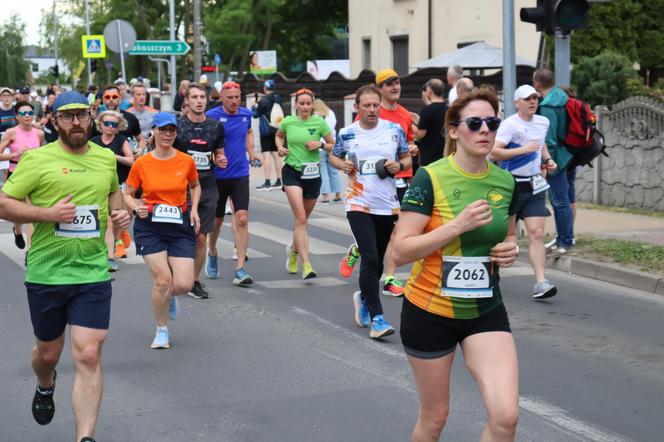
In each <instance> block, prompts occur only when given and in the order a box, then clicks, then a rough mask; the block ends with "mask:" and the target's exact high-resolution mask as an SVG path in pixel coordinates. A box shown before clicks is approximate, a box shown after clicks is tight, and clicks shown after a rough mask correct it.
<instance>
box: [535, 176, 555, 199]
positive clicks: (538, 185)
mask: <svg viewBox="0 0 664 442" xmlns="http://www.w3.org/2000/svg"><path fill="white" fill-rule="evenodd" d="M530 186H531V187H532V189H533V195H537V194H538V193H542V192H544V191H545V190H547V189H548V188H549V187H551V186H549V183H547V182H546V178H544V177H543V176H542V175H535V176H531V177H530Z"/></svg>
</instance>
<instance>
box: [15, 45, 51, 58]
mask: <svg viewBox="0 0 664 442" xmlns="http://www.w3.org/2000/svg"><path fill="white" fill-rule="evenodd" d="M23 58H55V55H54V54H51V53H50V52H49V51H48V49H44V48H40V47H38V46H35V45H29V46H26V47H25V52H24V53H23Z"/></svg>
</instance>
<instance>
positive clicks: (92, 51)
mask: <svg viewBox="0 0 664 442" xmlns="http://www.w3.org/2000/svg"><path fill="white" fill-rule="evenodd" d="M81 43H82V46H83V58H106V42H105V41H104V36H103V35H83V36H82V37H81Z"/></svg>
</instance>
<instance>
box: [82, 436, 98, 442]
mask: <svg viewBox="0 0 664 442" xmlns="http://www.w3.org/2000/svg"><path fill="white" fill-rule="evenodd" d="M81 442H96V441H95V440H94V439H93V438H91V437H84V438H83V439H81Z"/></svg>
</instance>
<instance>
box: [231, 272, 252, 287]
mask: <svg viewBox="0 0 664 442" xmlns="http://www.w3.org/2000/svg"><path fill="white" fill-rule="evenodd" d="M253 282H254V278H252V277H251V275H250V274H249V273H247V271H246V270H244V269H243V268H242V269H238V270H236V271H235V278H233V284H235V285H240V286H242V285H251V284H252V283H253Z"/></svg>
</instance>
